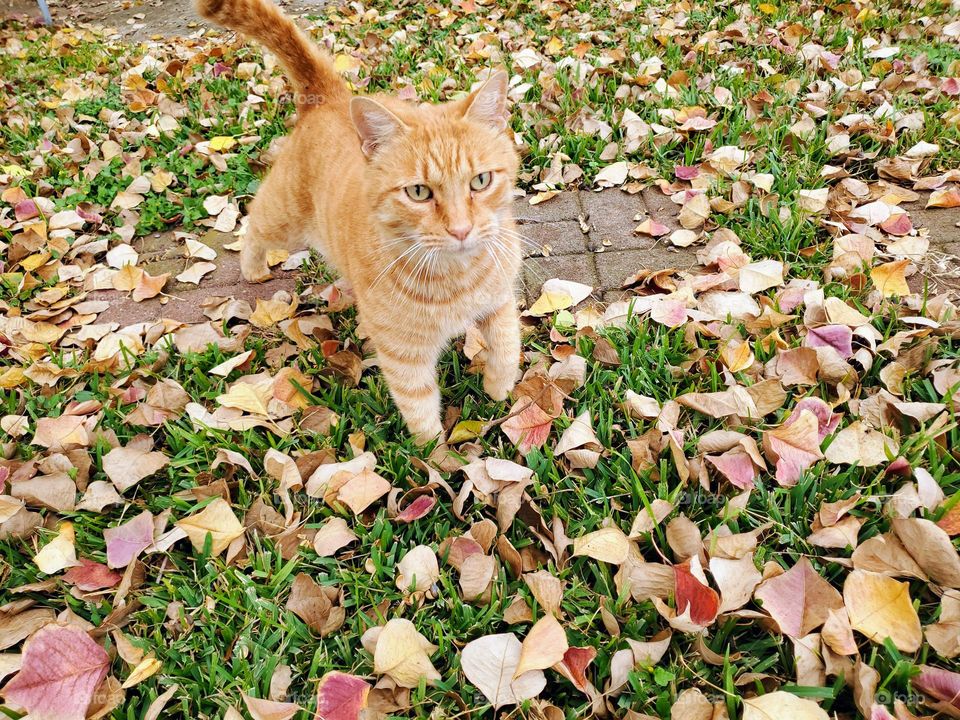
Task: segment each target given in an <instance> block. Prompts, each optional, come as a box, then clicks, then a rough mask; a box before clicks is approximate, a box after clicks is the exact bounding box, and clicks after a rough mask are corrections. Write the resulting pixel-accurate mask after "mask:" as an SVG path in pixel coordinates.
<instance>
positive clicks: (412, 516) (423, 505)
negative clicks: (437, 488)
mask: <svg viewBox="0 0 960 720" xmlns="http://www.w3.org/2000/svg"><path fill="white" fill-rule="evenodd" d="M436 504H437V499H436V498H435V497H434V496H433V495H421V496H420V497H418V498H417V499H416V500H414V501H413V502H412V503H410V504H409V505H407V506H406V507H405V508H404V509H403V510H402V511H401V512H400V513H399V514H398V515H397V517H396V520H397V521H398V522H402V523H409V522H413V521H414V520H419V519H420V518H422V517H424V516H425V515H427V514H428V513H429V512H430V511H431V510H433V506H434V505H436Z"/></svg>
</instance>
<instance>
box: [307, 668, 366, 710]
mask: <svg viewBox="0 0 960 720" xmlns="http://www.w3.org/2000/svg"><path fill="white" fill-rule="evenodd" d="M369 692H370V684H369V683H367V682H366V681H364V680H363V679H362V678H359V677H357V676H356V675H348V674H347V673H342V672H336V671H334V672H328V673H327V674H326V675H324V676H323V677H322V678H321V679H320V684H319V685H318V686H317V714H316V715H314V718H313V720H357V719H358V718H359V717H360V711H361V710H363V709H364V708H365V707H366V706H367V693H369Z"/></svg>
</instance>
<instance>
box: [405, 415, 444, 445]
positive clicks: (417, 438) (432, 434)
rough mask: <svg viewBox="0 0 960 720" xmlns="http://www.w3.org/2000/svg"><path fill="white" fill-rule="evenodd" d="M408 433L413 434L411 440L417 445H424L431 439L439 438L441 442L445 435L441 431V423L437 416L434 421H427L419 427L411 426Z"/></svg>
mask: <svg viewBox="0 0 960 720" xmlns="http://www.w3.org/2000/svg"><path fill="white" fill-rule="evenodd" d="M410 434H411V435H413V441H414V442H415V443H416V444H417V445H426V444H427V443H429V442H432V441H433V440H439V441H440V442H441V443H443V442H444V441H445V440H446V437H445V436H444V433H443V425H442V424H441V423H440V419H439V418H438V419H437V421H436V423H427V424H426V425H422V426H420V427H411V428H410Z"/></svg>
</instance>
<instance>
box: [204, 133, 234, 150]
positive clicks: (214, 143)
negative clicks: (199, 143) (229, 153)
mask: <svg viewBox="0 0 960 720" xmlns="http://www.w3.org/2000/svg"><path fill="white" fill-rule="evenodd" d="M236 144H237V141H236V140H235V139H234V138H232V137H230V136H229V135H217V136H216V137H212V138H210V142H209V143H207V145H208V147H209V148H210V149H211V150H214V151H216V152H220V151H221V150H229V149H230V148H232V147H233V146H234V145H236Z"/></svg>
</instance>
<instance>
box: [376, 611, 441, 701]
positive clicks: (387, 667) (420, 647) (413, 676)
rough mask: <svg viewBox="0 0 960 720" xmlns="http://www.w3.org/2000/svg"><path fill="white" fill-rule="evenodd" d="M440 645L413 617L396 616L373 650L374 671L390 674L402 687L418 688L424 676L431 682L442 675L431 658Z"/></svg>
mask: <svg viewBox="0 0 960 720" xmlns="http://www.w3.org/2000/svg"><path fill="white" fill-rule="evenodd" d="M436 650H437V647H436V646H435V645H433V644H432V643H430V642H429V641H428V640H427V639H426V638H425V637H424V636H423V635H421V634H420V633H419V632H418V631H417V628H416V627H415V626H414V624H413V623H412V622H410V621H409V620H405V619H403V618H393V619H392V620H390V621H388V622H387V624H386V625H384V626H383V629H382V630H381V631H380V635H379V637H378V638H377V646H376V648H375V649H374V652H373V671H374V672H375V673H376V674H378V675H389V676H390V678H391V679H392V680H393V681H394V682H395V683H396V684H397V685H399V686H400V687H405V688H415V687H417V686H418V685H419V684H420V679H421V678H425V679H426V681H427V684H428V685H432V684H433V683H434V682H435V681H437V680H439V679H440V673H438V672H437V670H436V668H434V667H433V663H431V662H430V655H431V654H432V653H434V652H436Z"/></svg>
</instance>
